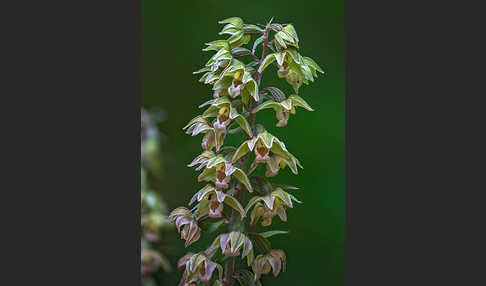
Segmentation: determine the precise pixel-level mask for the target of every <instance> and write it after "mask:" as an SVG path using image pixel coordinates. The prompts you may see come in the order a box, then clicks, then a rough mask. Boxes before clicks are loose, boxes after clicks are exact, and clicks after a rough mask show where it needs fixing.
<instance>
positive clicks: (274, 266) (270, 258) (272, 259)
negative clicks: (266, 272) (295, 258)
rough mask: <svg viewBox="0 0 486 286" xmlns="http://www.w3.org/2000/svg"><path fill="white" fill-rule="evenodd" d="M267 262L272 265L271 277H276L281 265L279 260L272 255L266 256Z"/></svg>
mask: <svg viewBox="0 0 486 286" xmlns="http://www.w3.org/2000/svg"><path fill="white" fill-rule="evenodd" d="M267 257H268V262H269V263H270V264H271V265H272V269H273V276H275V277H277V275H278V273H280V269H281V268H282V263H281V261H280V259H279V258H275V257H273V256H272V255H267Z"/></svg>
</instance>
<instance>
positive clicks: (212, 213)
mask: <svg viewBox="0 0 486 286" xmlns="http://www.w3.org/2000/svg"><path fill="white" fill-rule="evenodd" d="M196 200H197V201H198V202H201V201H202V202H201V203H200V204H199V208H198V212H197V215H196V217H199V216H202V215H200V213H201V212H203V213H208V216H209V217H213V218H219V217H221V215H222V211H223V202H224V203H225V204H227V205H229V206H230V207H232V208H233V209H235V210H237V211H238V212H239V213H240V214H241V217H245V216H246V212H245V210H244V209H243V207H242V206H241V204H240V203H239V202H238V200H237V199H235V198H234V197H232V196H230V195H228V194H225V193H223V192H222V191H220V190H219V189H216V188H214V187H213V186H211V185H210V184H207V185H206V186H205V187H204V188H202V189H201V190H200V191H199V192H197V193H196V194H195V195H194V196H193V197H192V198H191V201H190V202H189V205H192V204H193V203H194V202H196ZM203 208H205V210H202V209H203ZM199 209H201V211H199Z"/></svg>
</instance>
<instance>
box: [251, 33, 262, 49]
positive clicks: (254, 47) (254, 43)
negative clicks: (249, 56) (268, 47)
mask: <svg viewBox="0 0 486 286" xmlns="http://www.w3.org/2000/svg"><path fill="white" fill-rule="evenodd" d="M263 40H264V39H263V35H262V36H260V37H258V38H257V39H256V40H255V42H253V48H252V49H251V51H252V53H253V54H255V51H256V49H257V47H258V45H259V44H261V43H263Z"/></svg>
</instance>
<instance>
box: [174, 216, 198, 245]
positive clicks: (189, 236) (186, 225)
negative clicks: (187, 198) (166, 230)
mask: <svg viewBox="0 0 486 286" xmlns="http://www.w3.org/2000/svg"><path fill="white" fill-rule="evenodd" d="M169 220H170V222H172V223H173V222H174V221H175V225H176V227H177V231H178V232H179V233H180V234H181V238H182V239H184V240H185V241H186V243H185V244H184V246H185V247H188V246H189V245H191V244H193V243H194V242H196V241H197V240H198V239H199V237H200V235H201V229H200V228H199V226H198V225H197V222H196V221H195V220H194V219H193V217H192V213H191V211H190V210H188V209H187V208H185V207H178V208H176V209H175V210H173V211H172V212H171V213H170V215H169ZM181 227H182V230H181Z"/></svg>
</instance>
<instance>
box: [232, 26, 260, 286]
mask: <svg viewBox="0 0 486 286" xmlns="http://www.w3.org/2000/svg"><path fill="white" fill-rule="evenodd" d="M269 31H270V25H268V24H267V25H266V27H265V31H264V33H263V51H262V57H261V58H260V60H259V61H258V67H260V66H261V64H262V62H263V60H264V59H265V57H266V56H267V42H268V32H269ZM255 78H256V80H257V85H258V87H260V82H261V79H262V74H261V73H259V72H258V71H257V72H256V74H255ZM257 105H258V102H256V101H255V100H254V99H253V98H250V104H249V110H253V109H255V107H256V106H257ZM255 118H256V114H255V113H250V115H249V116H248V124H249V125H250V129H251V130H252V132H253V133H255V132H256V130H255ZM248 139H251V138H250V137H249V136H248V135H245V140H248ZM248 158H249V154H246V155H245V156H244V158H242V162H243V165H247V164H248ZM250 171H251V172H253V170H248V171H247V175H249V174H250V173H251V172H250ZM243 188H244V187H243V186H242V185H241V184H240V183H238V184H237V185H236V187H235V193H234V197H235V198H236V199H237V200H238V201H239V202H240V203H242V202H243V200H244V199H245V193H244V191H243ZM239 215H240V214H239V212H237V211H236V210H233V211H232V213H231V218H230V219H229V223H228V231H229V232H230V231H233V227H234V223H235V221H236V220H237V219H238V216H239ZM224 268H225V274H224V279H223V285H224V286H233V284H234V280H233V273H234V270H235V258H234V257H230V258H229V259H228V261H227V262H226V264H225V266H224Z"/></svg>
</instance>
